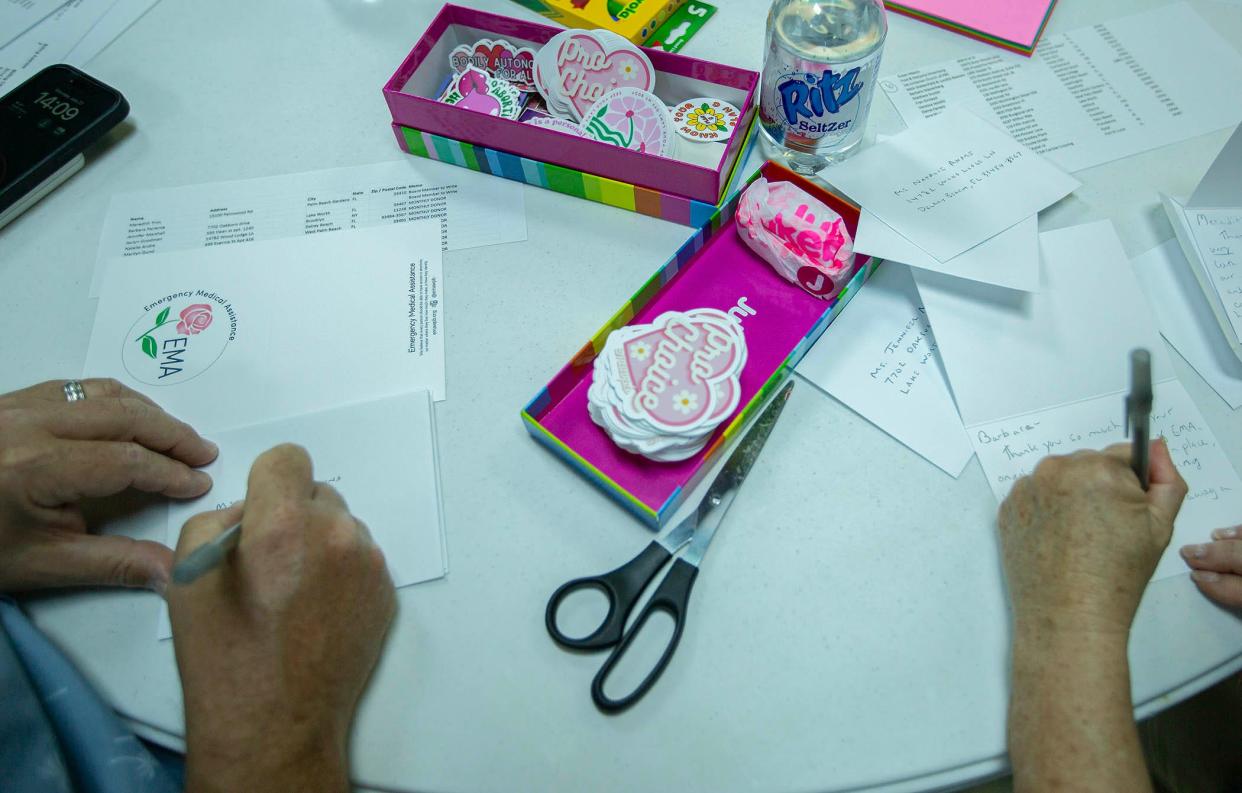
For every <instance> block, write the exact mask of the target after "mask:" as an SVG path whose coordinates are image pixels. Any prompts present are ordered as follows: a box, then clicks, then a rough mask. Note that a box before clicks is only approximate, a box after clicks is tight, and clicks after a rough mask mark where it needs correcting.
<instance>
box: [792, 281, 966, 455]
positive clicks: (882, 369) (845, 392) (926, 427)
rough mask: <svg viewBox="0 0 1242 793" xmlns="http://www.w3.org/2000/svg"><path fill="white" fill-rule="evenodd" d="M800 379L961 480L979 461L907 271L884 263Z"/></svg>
mask: <svg viewBox="0 0 1242 793" xmlns="http://www.w3.org/2000/svg"><path fill="white" fill-rule="evenodd" d="M798 374H800V375H802V377H803V378H804V379H806V380H809V381H810V382H812V383H814V384H815V385H816V386H817V387H818V388H820V389H821V390H823V391H824V392H826V393H828V394H830V395H831V396H833V397H835V398H837V399H839V400H841V401H842V402H843V403H845V405H846V406H847V407H849V408H850V409H851V410H853V411H854V412H856V413H858V414H859V415H860V416H862V417H863V418H865V419H867V420H868V421H870V422H871V423H872V424H874V425H876V426H877V427H879V428H880V429H882V430H884V431H885V432H887V433H888V434H889V435H892V436H893V437H894V438H896V439H897V440H898V441H900V442H901V443H904V444H905V445H906V446H908V447H909V448H911V449H913V450H914V451H915V452H916V453H918V454H920V455H922V456H923V457H925V458H926V459H927V460H928V461H930V462H931V463H932V464H933V465H935V466H937V467H938V468H940V469H941V470H943V471H944V472H945V473H947V474H948V475H949V476H954V477H956V476H959V475H960V474H961V473H962V470H963V469H964V468H965V467H966V464H967V463H968V462H970V458H971V457H972V456H974V453H975V452H974V448H973V447H972V446H971V445H970V440H969V438H968V437H967V436H966V430H965V429H963V428H962V420H961V418H960V417H959V416H958V415H957V406H956V405H954V404H953V395H952V394H951V393H949V384H948V381H947V380H945V376H944V372H943V371H942V366H941V363H940V355H939V353H938V351H937V347H936V337H935V336H934V335H933V334H932V330H931V324H930V323H929V322H928V319H927V314H926V312H925V311H924V310H923V305H922V302H921V301H920V300H919V295H918V290H917V289H916V288H915V286H914V280H913V278H911V276H910V269H909V268H908V267H906V266H904V265H901V264H896V263H893V262H886V263H884V264H882V265H880V267H879V269H877V270H876V271H875V273H873V274H872V276H871V279H870V280H869V281H868V282H867V286H866V288H865V289H862V290H861V291H859V293H858V294H857V295H856V296H855V297H854V300H853V301H852V302H851V303H850V304H849V305H848V306H846V308H845V310H844V311H842V312H841V316H839V317H837V318H836V320H834V321H833V323H832V324H831V325H829V326H828V329H827V330H826V331H824V335H823V336H821V337H820V339H819V341H818V342H816V343H815V346H814V347H812V348H811V350H810V352H808V353H807V354H806V357H805V358H803V359H802V362H801V363H800V364H798Z"/></svg>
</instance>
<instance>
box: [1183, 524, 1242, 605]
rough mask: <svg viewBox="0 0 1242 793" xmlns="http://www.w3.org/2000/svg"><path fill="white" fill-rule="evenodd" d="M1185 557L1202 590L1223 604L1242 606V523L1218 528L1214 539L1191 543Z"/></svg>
mask: <svg viewBox="0 0 1242 793" xmlns="http://www.w3.org/2000/svg"><path fill="white" fill-rule="evenodd" d="M1182 558H1183V559H1185V560H1186V564H1188V565H1190V566H1191V567H1192V568H1193V570H1192V571H1191V573H1190V578H1191V579H1192V580H1193V581H1194V582H1195V586H1197V587H1199V591H1200V592H1202V593H1203V594H1205V595H1207V596H1208V597H1210V598H1211V599H1212V600H1215V601H1216V602H1217V603H1219V604H1221V605H1222V606H1226V607H1228V608H1234V609H1242V526H1234V527H1233V528H1230V529H1217V530H1216V531H1214V532H1212V542H1209V543H1204V544H1203V545H1187V546H1185V547H1184V548H1182Z"/></svg>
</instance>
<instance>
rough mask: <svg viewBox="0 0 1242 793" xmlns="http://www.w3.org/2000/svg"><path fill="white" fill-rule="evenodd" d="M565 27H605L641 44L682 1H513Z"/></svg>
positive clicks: (683, 0)
mask: <svg viewBox="0 0 1242 793" xmlns="http://www.w3.org/2000/svg"><path fill="white" fill-rule="evenodd" d="M515 2H517V3H518V4H520V5H524V6H526V7H527V8H529V9H530V10H532V11H534V12H535V13H537V14H542V15H544V16H545V17H547V18H548V19H552V20H555V21H557V22H560V23H561V24H562V25H565V26H566V27H583V28H606V29H608V30H611V31H613V32H615V33H619V34H621V35H622V36H625V37H626V38H627V39H629V40H630V41H632V42H634V43H635V44H642V43H643V42H645V41H646V40H647V38H648V37H649V36H651V34H652V33H654V32H655V31H656V29H657V28H658V27H660V23H662V22H663V21H664V20H666V19H668V18H669V15H671V14H672V13H673V12H674V11H676V10H677V9H678V8H680V7H681V5H682V4H683V3H684V2H685V0H515Z"/></svg>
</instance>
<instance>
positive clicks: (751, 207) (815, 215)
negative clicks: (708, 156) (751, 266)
mask: <svg viewBox="0 0 1242 793" xmlns="http://www.w3.org/2000/svg"><path fill="white" fill-rule="evenodd" d="M736 219H737V225H738V232H739V236H741V238H742V239H743V240H744V241H745V242H746V244H747V245H748V246H749V247H750V249H751V250H753V251H754V252H755V253H756V254H758V255H759V256H760V257H762V258H763V260H764V261H766V262H767V263H768V264H770V265H772V269H774V270H776V272H777V273H779V274H780V275H781V277H782V278H784V279H785V280H786V281H789V282H790V283H795V284H797V285H798V286H800V287H802V288H803V289H805V290H806V291H807V292H809V293H810V294H812V295H814V296H815V297H818V298H821V299H823V300H831V299H832V298H834V297H836V296H837V294H838V293H839V292H840V291H841V289H842V287H844V286H845V284H846V282H847V281H848V280H849V277H850V275H852V274H853V267H852V265H853V263H854V240H853V238H852V237H850V232H849V229H848V228H846V225H845V220H844V218H842V217H841V216H840V215H839V214H837V212H836V211H834V210H833V209H831V208H830V207H828V206H826V205H825V204H824V203H823V202H821V201H819V200H818V199H816V198H815V197H813V196H811V195H809V194H808V193H806V192H805V191H804V190H802V189H801V188H800V187H798V186H797V185H795V184H792V183H790V182H769V181H768V180H767V179H763V178H760V179H757V180H755V182H754V183H753V184H752V185H751V186H750V187H748V188H746V191H745V192H744V193H742V196H741V200H740V201H739V202H738V207H737V216H736Z"/></svg>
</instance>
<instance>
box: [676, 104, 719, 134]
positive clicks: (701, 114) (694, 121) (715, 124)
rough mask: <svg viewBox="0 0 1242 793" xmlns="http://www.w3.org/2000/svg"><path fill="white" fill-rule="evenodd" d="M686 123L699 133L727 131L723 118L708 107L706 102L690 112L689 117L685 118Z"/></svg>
mask: <svg viewBox="0 0 1242 793" xmlns="http://www.w3.org/2000/svg"><path fill="white" fill-rule="evenodd" d="M686 123H687V124H689V125H690V126H691V127H693V128H694V129H696V130H698V131H699V132H706V131H707V130H709V129H713V130H716V131H717V132H725V131H726V130H728V127H726V126H725V122H724V116H722V115H721V114H720V113H717V112H716V111H715V110H712V109H711V108H710V107H708V106H707V103H706V102H704V103H703V104H702V105H700V106H699V107H697V108H695V109H694V110H691V111H690V115H689V116H687V117H686Z"/></svg>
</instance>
